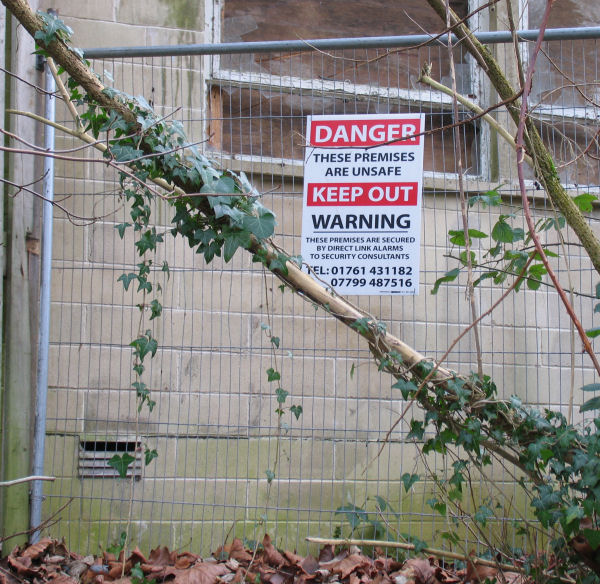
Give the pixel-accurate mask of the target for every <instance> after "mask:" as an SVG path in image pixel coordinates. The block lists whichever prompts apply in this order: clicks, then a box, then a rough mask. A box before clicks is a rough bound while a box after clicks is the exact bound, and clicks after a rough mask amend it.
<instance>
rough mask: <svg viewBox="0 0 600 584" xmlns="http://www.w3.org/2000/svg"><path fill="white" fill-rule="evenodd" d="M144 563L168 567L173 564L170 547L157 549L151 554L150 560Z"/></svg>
mask: <svg viewBox="0 0 600 584" xmlns="http://www.w3.org/2000/svg"><path fill="white" fill-rule="evenodd" d="M144 563H145V564H152V565H153V566H163V567H166V566H170V565H172V564H173V558H172V555H171V552H170V551H169V548H168V547H166V546H163V547H157V548H155V549H153V550H152V551H151V552H150V555H149V556H148V560H147V561H146V562H144ZM182 569H183V568H182Z"/></svg>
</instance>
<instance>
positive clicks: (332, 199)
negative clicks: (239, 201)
mask: <svg viewBox="0 0 600 584" xmlns="http://www.w3.org/2000/svg"><path fill="white" fill-rule="evenodd" d="M423 130H424V115H423V114H416V115H415V114H383V115H379V114H377V115H366V114H365V115H341V116H309V118H308V127H307V136H308V145H307V147H306V155H305V161H304V206H303V212H302V252H301V253H302V259H303V260H304V261H305V262H306V263H307V264H309V266H311V268H312V270H313V273H314V274H315V275H316V276H318V277H319V278H320V279H321V280H323V281H325V282H327V283H328V284H329V285H331V286H332V287H333V288H334V289H335V290H336V291H337V292H339V293H340V294H374V295H384V294H418V293H419V248H420V238H421V198H422V197H421V195H422V181H423V143H424V140H423V136H422V135H420V134H421V132H423Z"/></svg>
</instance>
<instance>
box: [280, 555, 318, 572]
mask: <svg viewBox="0 0 600 584" xmlns="http://www.w3.org/2000/svg"><path fill="white" fill-rule="evenodd" d="M286 557H287V554H286ZM299 567H300V569H301V570H302V571H303V572H304V573H305V574H308V575H310V576H312V575H313V574H314V573H315V572H316V571H317V570H318V569H319V562H317V560H315V558H313V557H312V556H306V557H305V558H304V559H303V560H302V563H301V564H300V565H299Z"/></svg>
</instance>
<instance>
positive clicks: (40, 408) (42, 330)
mask: <svg viewBox="0 0 600 584" xmlns="http://www.w3.org/2000/svg"><path fill="white" fill-rule="evenodd" d="M49 12H50V11H49ZM45 81H46V103H45V117H46V119H47V120H50V121H52V122H53V121H54V119H55V106H56V98H55V97H54V92H55V90H56V85H55V83H54V77H53V76H52V71H51V70H50V67H48V64H47V63H46V69H45ZM44 148H45V150H46V151H47V152H50V151H52V150H53V149H54V128H53V127H52V126H50V125H46V129H45V132H44ZM43 195H44V201H43V207H42V208H43V223H42V262H41V274H40V322H39V330H38V353H37V355H38V356H37V384H36V402H35V429H34V434H33V469H32V471H33V475H43V474H44V449H45V445H46V405H47V398H48V345H49V343H50V284H51V273H52V227H53V226H52V220H53V207H54V205H53V202H54V158H52V157H51V156H46V157H45V158H44V183H43ZM43 484H44V483H43V481H41V480H37V481H33V483H32V487H31V515H30V520H29V525H30V527H31V528H32V529H34V528H36V527H38V526H39V525H40V523H41V522H42V502H43V499H44V497H43V492H42V488H43ZM39 536H40V533H39V531H37V530H36V531H32V532H31V535H30V538H29V541H30V542H31V543H35V542H36V541H37V540H38V539H39Z"/></svg>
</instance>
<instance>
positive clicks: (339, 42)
mask: <svg viewBox="0 0 600 584" xmlns="http://www.w3.org/2000/svg"><path fill="white" fill-rule="evenodd" d="M538 35H539V30H519V31H517V36H518V38H519V39H520V40H522V41H535V40H537V38H538ZM475 36H476V37H477V38H478V39H479V40H480V41H481V42H482V43H484V44H498V43H509V42H512V33H511V31H505V30H502V31H494V32H480V33H477V34H476V35H475ZM581 39H600V27H598V26H595V27H594V26H589V27H581V28H553V29H548V30H546V33H545V34H544V40H546V41H562V40H581ZM455 40H456V39H455ZM447 42H448V35H443V36H441V37H439V38H435V37H434V36H433V35H427V34H423V35H407V36H380V37H358V38H338V39H315V40H293V41H263V42H242V43H217V44H197V45H172V46H170V45H162V46H155V47H112V48H93V49H84V51H83V54H84V57H85V58H86V59H115V58H123V57H176V56H183V55H186V56H187V55H225V54H241V53H281V52H288V51H317V50H321V51H323V50H335V49H388V48H400V47H414V46H416V45H434V44H436V43H442V44H445V43H447Z"/></svg>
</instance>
